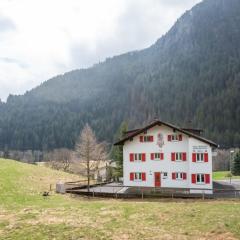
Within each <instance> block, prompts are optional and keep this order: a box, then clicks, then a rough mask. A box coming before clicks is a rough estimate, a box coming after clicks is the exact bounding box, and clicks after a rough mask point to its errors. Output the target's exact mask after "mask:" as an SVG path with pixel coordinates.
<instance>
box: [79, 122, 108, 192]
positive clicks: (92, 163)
mask: <svg viewBox="0 0 240 240" xmlns="http://www.w3.org/2000/svg"><path fill="white" fill-rule="evenodd" d="M75 151H76V156H77V160H78V162H79V163H80V164H81V165H82V166H81V167H82V168H83V169H84V170H85V171H86V175H87V186H88V192H89V190H90V178H91V174H92V172H93V171H96V169H97V168H98V165H99V163H100V161H105V160H106V159H107V152H106V144H105V143H98V142H97V139H96V136H95V134H94V132H93V130H92V129H91V128H90V126H89V125H88V124H86V125H85V127H84V128H83V130H82V132H81V134H80V136H79V139H78V140H77V142H76V146H75Z"/></svg>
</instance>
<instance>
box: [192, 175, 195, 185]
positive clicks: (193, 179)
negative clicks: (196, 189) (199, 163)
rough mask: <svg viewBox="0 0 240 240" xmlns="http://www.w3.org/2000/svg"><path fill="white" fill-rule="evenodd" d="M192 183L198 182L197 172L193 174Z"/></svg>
mask: <svg viewBox="0 0 240 240" xmlns="http://www.w3.org/2000/svg"><path fill="white" fill-rule="evenodd" d="M192 183H196V174H192Z"/></svg>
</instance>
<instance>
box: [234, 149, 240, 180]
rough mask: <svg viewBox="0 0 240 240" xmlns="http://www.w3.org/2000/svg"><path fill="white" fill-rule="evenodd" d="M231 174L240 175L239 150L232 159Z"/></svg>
mask: <svg viewBox="0 0 240 240" xmlns="http://www.w3.org/2000/svg"><path fill="white" fill-rule="evenodd" d="M233 175H235V176H240V150H239V151H238V152H237V154H236V155H235V157H234V161H233Z"/></svg>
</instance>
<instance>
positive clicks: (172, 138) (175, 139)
mask: <svg viewBox="0 0 240 240" xmlns="http://www.w3.org/2000/svg"><path fill="white" fill-rule="evenodd" d="M168 141H169V142H178V141H182V134H171V135H168Z"/></svg>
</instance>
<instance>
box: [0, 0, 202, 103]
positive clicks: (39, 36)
mask: <svg viewBox="0 0 240 240" xmlns="http://www.w3.org/2000/svg"><path fill="white" fill-rule="evenodd" d="M198 2H200V0H101V1H100V0H0V99H2V100H3V101H6V99H7V96H8V95H9V94H23V93H24V92H25V91H27V90H30V89H32V88H33V87H36V86H37V85H39V84H40V83H41V82H44V81H46V80H47V79H49V78H51V77H54V76H56V75H59V74H63V73H64V72H67V71H71V70H73V69H80V68H86V67H89V66H91V65H93V64H94V63H98V62H101V61H103V60H104V59H105V58H107V57H112V56H115V55H119V54H122V53H125V52H128V51H133V50H139V49H143V48H146V47H149V46H150V45H152V44H153V43H154V42H156V40H157V39H159V38H160V37H161V36H162V35H163V34H165V33H166V32H167V31H168V30H169V29H170V28H171V26H172V25H173V24H174V23H175V21H176V20H177V19H178V18H179V17H180V16H181V15H182V14H183V13H184V12H185V11H186V10H189V9H191V8H192V7H193V6H194V5H195V4H196V3H198Z"/></svg>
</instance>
